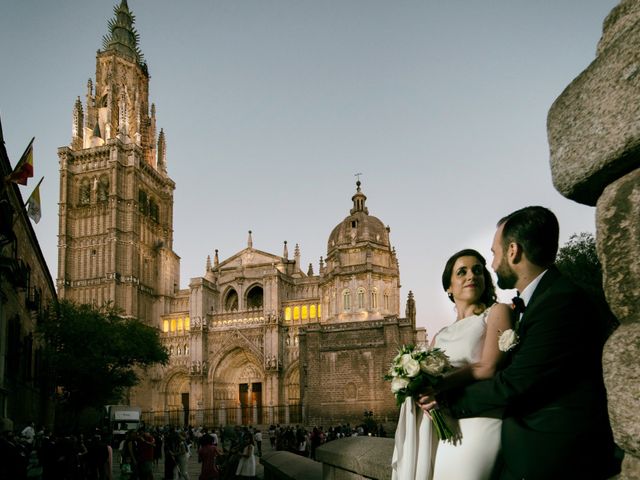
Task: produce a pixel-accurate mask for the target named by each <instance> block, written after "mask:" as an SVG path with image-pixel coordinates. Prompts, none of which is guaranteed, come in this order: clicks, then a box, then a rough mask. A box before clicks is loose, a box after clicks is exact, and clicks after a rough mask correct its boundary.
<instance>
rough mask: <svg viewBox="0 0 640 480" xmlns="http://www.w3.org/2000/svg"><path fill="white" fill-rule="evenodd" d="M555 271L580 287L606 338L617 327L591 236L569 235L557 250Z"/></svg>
mask: <svg viewBox="0 0 640 480" xmlns="http://www.w3.org/2000/svg"><path fill="white" fill-rule="evenodd" d="M556 265H557V266H558V269H559V270H560V271H561V272H562V273H563V274H565V275H566V276H568V277H569V278H571V279H572V280H573V281H574V282H575V283H576V284H577V285H578V286H580V287H581V288H583V289H584V290H585V291H586V292H587V293H589V295H590V296H591V298H592V299H593V302H594V304H595V305H596V307H597V308H598V310H599V311H600V314H601V317H602V318H603V321H604V327H605V329H606V336H609V335H610V334H611V333H612V332H613V331H614V330H615V329H616V328H617V327H618V325H619V324H620V323H619V322H618V320H617V319H616V317H615V316H614V315H613V313H612V312H611V310H610V309H609V305H608V304H607V300H606V298H605V295H604V289H603V287H602V265H601V264H600V260H599V259H598V254H597V252H596V240H595V238H594V236H593V234H591V233H588V232H582V233H579V234H573V235H571V237H570V238H569V241H568V242H567V243H566V244H565V245H564V246H562V247H561V248H560V249H559V250H558V256H557V257H556Z"/></svg>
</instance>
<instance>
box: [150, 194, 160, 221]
mask: <svg viewBox="0 0 640 480" xmlns="http://www.w3.org/2000/svg"><path fill="white" fill-rule="evenodd" d="M149 217H150V218H151V220H153V221H154V222H156V223H158V218H159V217H160V209H159V208H158V204H157V203H156V202H155V200H154V199H153V198H152V197H149Z"/></svg>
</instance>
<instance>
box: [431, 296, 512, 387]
mask: <svg viewBox="0 0 640 480" xmlns="http://www.w3.org/2000/svg"><path fill="white" fill-rule="evenodd" d="M510 328H513V310H511V307H510V306H509V305H506V304H504V303H496V304H495V305H493V306H492V307H491V310H490V311H489V315H488V316H487V330H486V332H485V336H484V342H483V345H482V355H481V357H480V360H479V361H478V362H476V363H472V364H470V365H466V366H464V367H461V368H458V369H456V370H454V371H452V372H450V373H448V374H446V375H445V376H444V378H443V381H442V382H441V383H440V384H439V385H438V389H439V390H440V391H443V390H449V389H450V388H454V387H461V386H463V385H467V384H469V383H471V382H473V381H475V380H485V379H487V378H491V377H493V375H494V374H495V373H496V371H497V369H498V367H499V366H500V363H501V362H502V361H503V360H504V358H505V355H506V354H505V353H504V352H501V351H500V349H499V348H498V337H499V336H500V333H501V332H504V331H505V330H508V329H510Z"/></svg>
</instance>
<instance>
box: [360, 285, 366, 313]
mask: <svg viewBox="0 0 640 480" xmlns="http://www.w3.org/2000/svg"><path fill="white" fill-rule="evenodd" d="M365 293H366V292H365V290H364V288H359V289H358V309H360V310H362V309H363V308H365V306H364V295H365Z"/></svg>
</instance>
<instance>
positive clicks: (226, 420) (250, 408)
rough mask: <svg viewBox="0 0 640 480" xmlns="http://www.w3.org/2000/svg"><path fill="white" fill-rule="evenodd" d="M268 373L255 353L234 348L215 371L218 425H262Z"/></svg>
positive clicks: (215, 399) (215, 404)
mask: <svg viewBox="0 0 640 480" xmlns="http://www.w3.org/2000/svg"><path fill="white" fill-rule="evenodd" d="M263 383H264V372H263V370H262V368H261V367H260V366H259V364H258V362H257V359H256V358H255V356H254V355H252V353H251V352H248V351H246V350H244V349H241V348H238V347H236V348H234V349H233V350H230V351H229V352H227V354H226V355H225V356H224V357H223V358H222V359H221V360H220V362H219V363H218V365H217V366H216V368H215V371H214V372H213V399H214V405H213V407H214V409H215V410H216V411H217V412H218V416H219V418H218V423H221V424H231V425H234V424H235V425H256V424H260V423H261V422H262V418H263V414H262V404H263V398H262V394H263V392H262V388H263Z"/></svg>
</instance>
